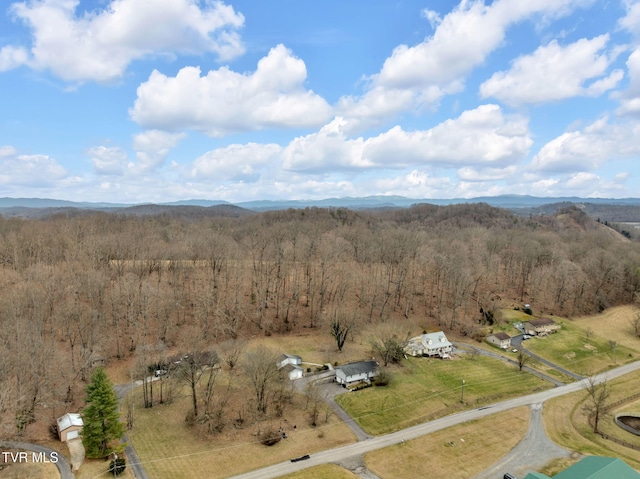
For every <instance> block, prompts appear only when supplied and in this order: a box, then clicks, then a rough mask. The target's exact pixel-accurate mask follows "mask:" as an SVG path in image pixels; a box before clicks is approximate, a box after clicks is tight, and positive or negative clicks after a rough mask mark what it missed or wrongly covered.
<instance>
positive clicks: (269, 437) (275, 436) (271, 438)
mask: <svg viewBox="0 0 640 479" xmlns="http://www.w3.org/2000/svg"><path fill="white" fill-rule="evenodd" d="M281 439H282V433H281V432H279V431H276V430H275V429H273V428H269V429H267V430H265V431H264V432H263V433H262V434H260V442H261V443H262V444H264V445H265V446H273V445H274V444H277V443H279V442H280V440H281Z"/></svg>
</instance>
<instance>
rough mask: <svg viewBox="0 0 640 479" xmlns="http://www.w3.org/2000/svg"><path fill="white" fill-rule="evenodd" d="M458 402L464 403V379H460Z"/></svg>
mask: <svg viewBox="0 0 640 479" xmlns="http://www.w3.org/2000/svg"><path fill="white" fill-rule="evenodd" d="M460 402H461V403H462V404H464V379H463V380H462V389H461V393H460Z"/></svg>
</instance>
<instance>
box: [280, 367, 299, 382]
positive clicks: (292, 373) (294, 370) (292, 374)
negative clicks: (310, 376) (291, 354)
mask: <svg viewBox="0 0 640 479" xmlns="http://www.w3.org/2000/svg"><path fill="white" fill-rule="evenodd" d="M280 371H281V372H282V374H283V375H285V376H286V377H287V378H289V379H290V380H291V381H293V380H294V379H300V378H302V376H304V370H303V369H302V368H301V367H300V366H298V365H297V364H285V365H284V366H282V367H281V368H280Z"/></svg>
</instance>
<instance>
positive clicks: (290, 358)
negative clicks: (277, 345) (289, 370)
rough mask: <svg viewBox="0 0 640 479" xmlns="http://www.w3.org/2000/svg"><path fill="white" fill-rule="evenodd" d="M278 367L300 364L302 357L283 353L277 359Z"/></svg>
mask: <svg viewBox="0 0 640 479" xmlns="http://www.w3.org/2000/svg"><path fill="white" fill-rule="evenodd" d="M276 364H277V365H278V369H280V368H283V367H284V366H286V365H287V364H293V365H294V366H300V364H302V358H301V357H300V356H296V355H294V354H281V355H280V356H278V359H277V360H276Z"/></svg>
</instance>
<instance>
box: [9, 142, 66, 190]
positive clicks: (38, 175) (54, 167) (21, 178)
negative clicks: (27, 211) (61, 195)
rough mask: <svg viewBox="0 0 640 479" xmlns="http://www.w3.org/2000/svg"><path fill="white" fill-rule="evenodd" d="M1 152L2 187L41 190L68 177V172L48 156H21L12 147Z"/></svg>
mask: <svg viewBox="0 0 640 479" xmlns="http://www.w3.org/2000/svg"><path fill="white" fill-rule="evenodd" d="M0 152H1V153H2V154H0V185H5V186H7V187H14V186H27V187H33V188H40V187H46V186H53V185H57V184H58V182H59V181H60V180H63V179H65V178H66V177H67V174H68V173H67V170H66V169H65V168H64V167H63V166H62V165H60V164H59V163H58V162H57V161H56V160H55V159H54V158H51V157H50V156H48V155H20V154H17V153H18V152H17V151H16V150H15V149H14V148H13V147H10V146H9V147H7V146H4V147H2V148H0Z"/></svg>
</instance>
